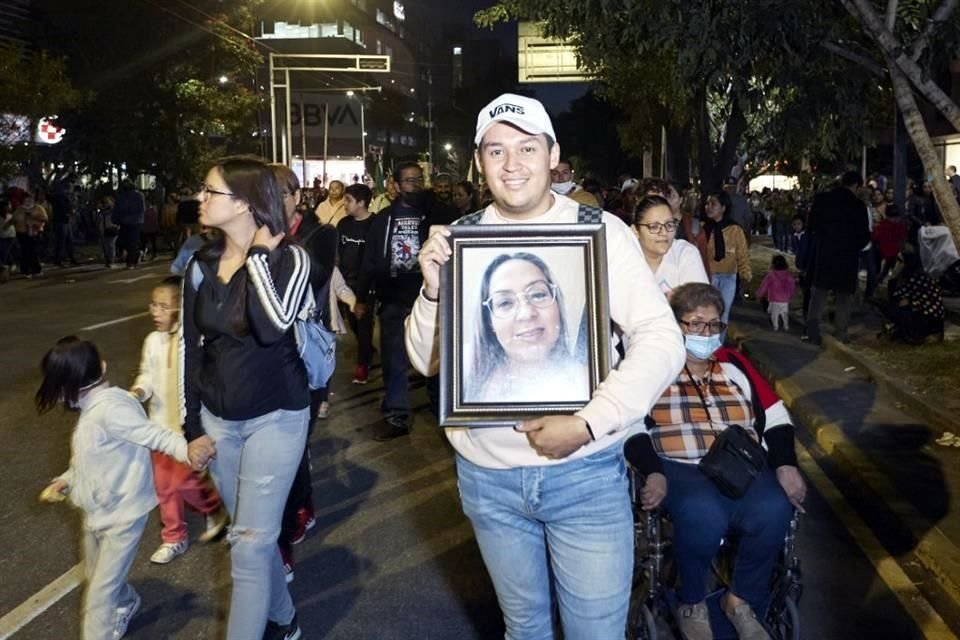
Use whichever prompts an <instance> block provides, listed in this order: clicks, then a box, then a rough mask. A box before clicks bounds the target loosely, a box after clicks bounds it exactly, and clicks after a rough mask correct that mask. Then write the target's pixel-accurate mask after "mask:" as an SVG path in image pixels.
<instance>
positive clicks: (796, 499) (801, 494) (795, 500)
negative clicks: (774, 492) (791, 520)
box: [777, 465, 807, 513]
mask: <svg viewBox="0 0 960 640" xmlns="http://www.w3.org/2000/svg"><path fill="white" fill-rule="evenodd" d="M777 482H779V483H780V486H781V487H783V492H784V493H785V494H787V500H789V501H790V504H792V505H793V506H794V507H796V508H797V511H799V512H800V513H806V511H805V510H804V508H803V501H804V500H806V499H807V484H806V483H805V482H804V481H803V478H802V477H801V476H800V471H799V470H797V468H796V467H794V466H791V465H783V466H782V467H777Z"/></svg>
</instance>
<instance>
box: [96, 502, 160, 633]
mask: <svg viewBox="0 0 960 640" xmlns="http://www.w3.org/2000/svg"><path fill="white" fill-rule="evenodd" d="M148 516H149V514H146V513H145V514H143V515H142V516H140V517H139V518H137V519H136V520H134V521H132V522H124V523H119V524H116V525H112V526H109V527H105V528H103V529H95V530H94V529H86V530H85V531H84V532H83V560H84V571H85V573H86V578H87V588H86V593H85V594H84V598H83V640H113V629H114V625H115V624H116V622H117V609H119V608H120V607H127V606H129V605H130V604H132V603H133V601H134V600H135V599H136V597H137V592H136V591H134V590H133V587H131V586H130V583H128V582H127V576H128V575H129V574H130V567H131V566H132V565H133V559H134V558H135V557H136V555H137V547H138V546H140V539H141V538H142V537H143V529H144V527H146V526H147V518H148Z"/></svg>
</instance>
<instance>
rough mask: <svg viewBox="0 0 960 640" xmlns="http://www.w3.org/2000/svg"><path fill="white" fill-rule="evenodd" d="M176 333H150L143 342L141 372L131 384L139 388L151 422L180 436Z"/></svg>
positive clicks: (178, 354)
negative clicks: (145, 402) (142, 393)
mask: <svg viewBox="0 0 960 640" xmlns="http://www.w3.org/2000/svg"><path fill="white" fill-rule="evenodd" d="M177 346H178V342H177V333H176V330H174V332H173V333H167V332H166V331H153V332H152V333H150V335H148V336H147V337H146V339H145V340H144V341H143V352H142V353H141V355H140V373H139V374H138V375H137V379H136V380H135V381H134V383H133V388H134V389H142V390H143V392H144V398H143V399H144V400H145V401H147V408H148V411H149V414H150V419H151V420H153V421H154V422H156V423H157V424H159V425H160V426H162V427H166V428H167V429H170V430H171V431H175V432H176V433H181V434H182V433H183V424H181V422H180V394H179V389H178V387H177V384H178V381H179V374H178V373H177V370H178V368H179V366H180V353H179V352H178V351H177Z"/></svg>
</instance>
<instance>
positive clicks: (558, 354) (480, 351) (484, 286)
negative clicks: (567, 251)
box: [470, 251, 570, 392]
mask: <svg viewBox="0 0 960 640" xmlns="http://www.w3.org/2000/svg"><path fill="white" fill-rule="evenodd" d="M510 260H524V261H526V262H529V263H530V264H532V265H533V266H535V267H536V268H538V269H540V271H541V273H543V278H544V280H546V281H547V283H548V284H550V285H553V286H554V287H556V289H555V290H556V292H557V298H556V304H557V308H558V309H559V310H560V333H559V335H558V336H557V342H556V344H554V345H553V349H551V350H550V353H549V355H548V358H549V359H551V360H553V359H557V358H564V357H567V356H569V353H570V352H569V350H568V349H567V320H566V316H565V313H564V306H563V292H562V291H561V290H560V287H558V286H557V283H556V280H554V279H553V275H552V274H551V273H550V267H548V266H547V264H546V263H545V262H544V261H543V260H541V259H540V258H539V257H538V256H535V255H533V254H532V253H526V252H523V251H520V252H517V253H512V254H507V253H504V254H500V255H499V256H497V257H496V258H494V259H493V261H492V262H491V263H490V264H489V265H488V266H487V269H486V271H484V272H483V280H482V281H481V284H480V299H479V301H477V302H478V306H479V310H480V321H479V322H478V324H477V331H476V338H475V340H474V346H473V365H472V367H471V370H472V372H473V373H472V375H471V377H470V380H471V384H472V385H473V389H474V391H475V392H479V390H480V389H482V388H483V386H484V385H485V384H486V383H487V381H488V380H489V378H490V376H491V375H492V374H493V373H494V372H495V371H496V370H497V369H499V368H500V367H501V366H503V365H504V364H506V362H507V352H506V351H505V350H504V348H503V345H502V344H500V340H498V339H497V334H496V332H495V331H494V329H493V316H492V314H491V313H490V308H489V307H488V306H487V305H485V304H483V301H484V300H486V299H488V298H489V297H490V280H491V279H492V278H493V274H494V272H495V271H496V270H497V269H499V268H500V266H501V265H502V264H503V263H505V262H509V261H510Z"/></svg>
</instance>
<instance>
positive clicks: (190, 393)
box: [177, 258, 204, 442]
mask: <svg viewBox="0 0 960 640" xmlns="http://www.w3.org/2000/svg"><path fill="white" fill-rule="evenodd" d="M184 273H185V277H184V279H183V286H182V288H181V294H180V329H179V330H178V332H177V339H178V341H179V345H180V367H179V368H178V369H179V380H178V384H179V387H180V403H181V404H180V416H181V420H182V421H183V433H184V435H186V437H187V441H188V442H189V441H191V440H195V439H197V438H199V437H201V436H203V435H204V431H203V425H202V424H201V422H200V385H199V383H198V381H197V378H198V376H199V375H200V365H201V361H202V357H203V353H202V351H203V347H202V342H201V340H202V338H203V336H202V335H201V334H200V329H199V328H198V327H197V323H196V306H197V290H196V289H194V282H195V278H194V276H193V274H194V273H196V274H197V277H196V280H198V281H199V284H200V286H202V284H203V281H202V279H201V278H202V271H201V270H200V263H199V262H198V261H197V260H196V259H195V258H191V259H190V261H189V262H188V263H187V268H186V271H185V272H184Z"/></svg>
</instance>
